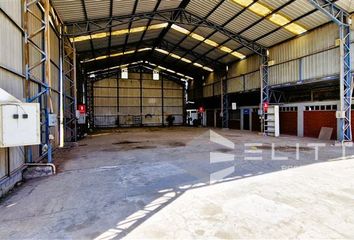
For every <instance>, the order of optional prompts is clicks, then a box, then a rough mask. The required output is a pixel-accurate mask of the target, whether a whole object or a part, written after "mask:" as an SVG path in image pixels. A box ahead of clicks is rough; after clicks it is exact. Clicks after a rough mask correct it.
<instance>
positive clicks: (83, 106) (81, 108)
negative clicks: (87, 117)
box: [77, 104, 86, 113]
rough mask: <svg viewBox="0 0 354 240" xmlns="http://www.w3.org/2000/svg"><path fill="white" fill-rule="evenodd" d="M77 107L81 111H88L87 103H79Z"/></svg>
mask: <svg viewBox="0 0 354 240" xmlns="http://www.w3.org/2000/svg"><path fill="white" fill-rule="evenodd" d="M77 109H78V110H79V112H80V113H86V105H85V104H79V105H77Z"/></svg>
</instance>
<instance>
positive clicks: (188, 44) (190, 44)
mask: <svg viewBox="0 0 354 240" xmlns="http://www.w3.org/2000/svg"><path fill="white" fill-rule="evenodd" d="M199 43H200V42H199V41H197V40H195V39H192V38H190V37H188V38H186V40H184V41H183V42H182V43H181V44H180V46H181V47H183V48H185V49H192V48H193V47H195V46H196V45H197V44H199Z"/></svg>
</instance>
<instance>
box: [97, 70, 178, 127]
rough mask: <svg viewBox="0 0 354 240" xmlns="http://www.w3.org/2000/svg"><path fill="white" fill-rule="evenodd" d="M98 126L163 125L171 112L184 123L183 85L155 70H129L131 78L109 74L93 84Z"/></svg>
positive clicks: (176, 122)
mask: <svg viewBox="0 0 354 240" xmlns="http://www.w3.org/2000/svg"><path fill="white" fill-rule="evenodd" d="M93 103H94V105H93V109H94V110H93V112H94V114H93V115H94V126H95V127H99V128H100V127H118V126H119V127H130V126H161V125H165V124H167V122H166V118H167V116H169V115H173V116H174V117H175V122H174V123H175V124H176V125H180V124H182V123H183V107H184V106H183V105H184V90H183V86H182V85H180V84H177V83H176V82H174V81H171V80H168V79H166V78H164V77H163V76H161V75H160V80H158V81H156V80H153V79H152V73H151V74H147V73H142V74H140V73H129V79H120V78H119V77H118V75H117V76H116V77H110V78H107V79H103V80H99V81H97V82H95V83H94V86H93Z"/></svg>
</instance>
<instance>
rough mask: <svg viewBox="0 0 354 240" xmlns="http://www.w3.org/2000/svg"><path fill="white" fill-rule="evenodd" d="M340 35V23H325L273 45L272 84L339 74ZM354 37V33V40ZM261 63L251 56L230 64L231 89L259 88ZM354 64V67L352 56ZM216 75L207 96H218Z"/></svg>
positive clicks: (207, 88)
mask: <svg viewBox="0 0 354 240" xmlns="http://www.w3.org/2000/svg"><path fill="white" fill-rule="evenodd" d="M338 38H339V31H338V26H337V25H336V24H326V25H324V26H322V27H320V28H318V29H315V30H313V31H310V32H308V33H306V34H304V35H302V36H299V37H297V38H295V39H292V40H289V41H287V42H284V43H282V44H279V45H277V46H274V47H272V48H270V49H269V54H270V55H269V58H270V61H271V66H270V68H269V84H270V85H271V86H281V85H285V84H289V83H301V82H311V81H313V80H318V79H323V78H325V77H333V76H338V75H339V69H340V66H339V46H337V45H336V40H337V39H338ZM353 39H354V34H352V41H353ZM352 48H354V44H353V43H352ZM352 54H354V53H353V51H352ZM353 56H354V55H353ZM260 64H261V62H260V58H259V57H258V56H257V55H252V56H250V57H248V58H246V59H244V60H241V61H238V62H236V63H234V64H232V65H231V66H229V74H228V92H229V93H239V92H246V91H250V90H255V89H258V88H260V72H259V69H260ZM352 67H353V70H354V59H353V57H352ZM213 76H214V75H210V76H209V78H207V79H208V81H206V82H205V84H204V86H203V93H204V97H211V96H213V95H214V96H215V95H218V93H217V92H215V89H218V86H217V84H218V81H219V80H217V79H216V78H214V77H213Z"/></svg>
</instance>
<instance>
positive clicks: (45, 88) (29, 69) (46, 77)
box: [23, 0, 53, 163]
mask: <svg viewBox="0 0 354 240" xmlns="http://www.w3.org/2000/svg"><path fill="white" fill-rule="evenodd" d="M23 5H24V35H25V44H24V63H25V79H26V81H25V93H24V95H25V97H26V101H27V102H39V103H40V106H41V107H40V108H41V110H43V112H41V130H42V134H41V147H40V149H39V153H40V156H39V158H40V159H43V158H44V157H47V161H48V162H49V163H51V162H52V146H51V143H50V137H49V136H50V128H49V125H48V117H49V114H50V113H52V110H53V107H52V101H51V95H50V87H51V75H50V74H51V62H50V24H49V18H50V16H49V15H50V3H49V0H43V1H40V0H35V1H30V0H23ZM33 7H38V9H39V11H40V12H41V14H40V15H38V14H36V13H35V11H33ZM32 19H35V20H36V21H38V22H40V26H39V27H38V28H37V29H31V27H30V20H32ZM38 36H41V39H42V44H38V43H37V42H38V40H37V39H38V38H36V37H38ZM31 50H32V51H34V52H36V53H38V55H39V56H40V57H41V58H40V60H38V61H36V62H33V61H32V60H31V59H30V51H31ZM38 71H40V75H41V76H38ZM36 72H37V75H36ZM30 82H35V83H37V84H38V92H37V93H35V94H34V96H33V94H32V93H31V86H30ZM26 157H27V160H26V161H27V162H32V161H33V159H32V158H33V156H32V148H31V147H27V148H26Z"/></svg>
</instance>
